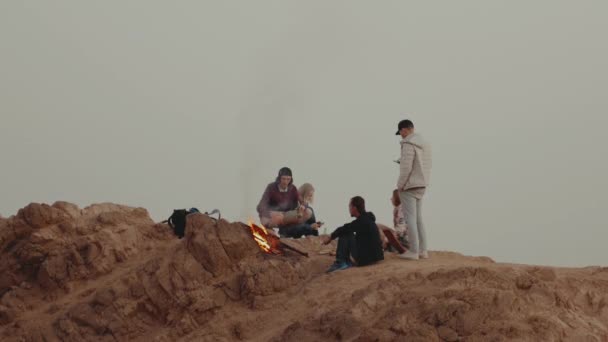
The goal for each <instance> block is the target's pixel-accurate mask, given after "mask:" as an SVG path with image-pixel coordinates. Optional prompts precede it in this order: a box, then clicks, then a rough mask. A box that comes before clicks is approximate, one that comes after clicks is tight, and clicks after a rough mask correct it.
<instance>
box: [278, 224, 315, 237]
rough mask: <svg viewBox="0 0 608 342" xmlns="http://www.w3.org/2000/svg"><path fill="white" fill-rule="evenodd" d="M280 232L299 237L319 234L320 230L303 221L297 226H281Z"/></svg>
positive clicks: (282, 234) (286, 235) (285, 235)
mask: <svg viewBox="0 0 608 342" xmlns="http://www.w3.org/2000/svg"><path fill="white" fill-rule="evenodd" d="M279 234H281V236H284V237H290V238H296V239H297V238H299V237H302V236H308V235H314V236H319V231H318V230H316V229H313V228H312V227H311V226H310V225H309V224H306V223H303V224H298V225H295V226H289V227H282V228H279Z"/></svg>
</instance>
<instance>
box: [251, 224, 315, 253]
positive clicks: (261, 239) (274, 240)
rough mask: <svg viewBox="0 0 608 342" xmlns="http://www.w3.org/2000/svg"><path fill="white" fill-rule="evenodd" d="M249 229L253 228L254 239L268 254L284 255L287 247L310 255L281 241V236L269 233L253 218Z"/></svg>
mask: <svg viewBox="0 0 608 342" xmlns="http://www.w3.org/2000/svg"><path fill="white" fill-rule="evenodd" d="M249 229H250V230H251V235H252V236H253V240H254V241H255V242H256V243H257V244H258V246H259V247H260V249H261V250H262V251H264V252H265V253H266V254H271V255H282V254H283V253H284V252H283V251H284V250H285V249H289V250H292V251H294V252H296V253H298V254H301V255H303V256H306V257H307V256H308V253H307V252H303V251H301V250H299V249H297V248H295V247H292V246H290V245H288V244H286V243H285V242H283V241H281V238H279V237H278V236H276V235H274V234H272V233H269V232H268V230H267V229H266V228H265V227H264V226H262V225H257V224H255V223H253V222H252V221H251V220H250V221H249Z"/></svg>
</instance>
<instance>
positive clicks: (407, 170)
mask: <svg viewBox="0 0 608 342" xmlns="http://www.w3.org/2000/svg"><path fill="white" fill-rule="evenodd" d="M415 156H416V150H415V149H414V146H412V145H411V144H408V143H405V144H403V145H402V146H401V159H399V161H400V162H399V179H398V180H397V189H399V191H401V190H403V188H404V187H405V184H407V180H408V179H409V177H410V174H411V173H412V169H413V166H414V157H415Z"/></svg>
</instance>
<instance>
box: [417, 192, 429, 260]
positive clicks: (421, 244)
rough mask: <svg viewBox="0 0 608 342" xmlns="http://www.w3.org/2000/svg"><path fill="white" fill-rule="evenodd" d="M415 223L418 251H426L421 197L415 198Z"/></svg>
mask: <svg viewBox="0 0 608 342" xmlns="http://www.w3.org/2000/svg"><path fill="white" fill-rule="evenodd" d="M416 224H417V226H418V245H419V249H420V253H426V252H427V249H426V247H427V241H426V230H425V229H424V222H423V220H422V198H421V199H417V200H416Z"/></svg>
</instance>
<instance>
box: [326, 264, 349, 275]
mask: <svg viewBox="0 0 608 342" xmlns="http://www.w3.org/2000/svg"><path fill="white" fill-rule="evenodd" d="M349 267H351V264H349V263H347V262H334V263H333V264H332V265H331V266H329V268H328V269H327V271H325V273H331V272H334V271H341V270H345V269H347V268H349Z"/></svg>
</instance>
